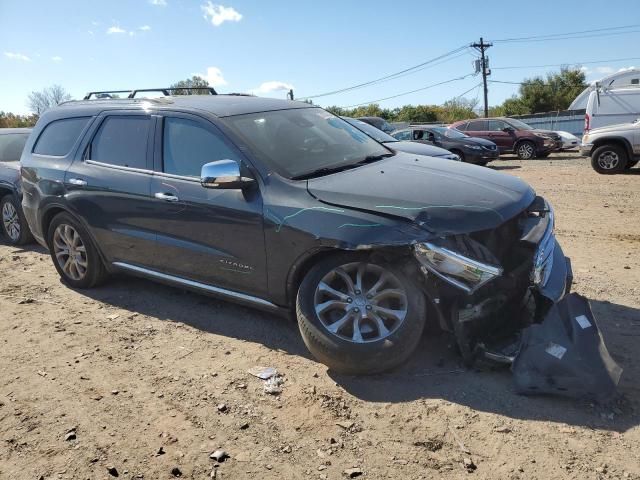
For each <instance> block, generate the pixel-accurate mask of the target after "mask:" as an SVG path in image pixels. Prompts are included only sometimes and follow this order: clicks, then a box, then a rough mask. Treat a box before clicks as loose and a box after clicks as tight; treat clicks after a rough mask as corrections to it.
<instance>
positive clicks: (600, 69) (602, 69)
mask: <svg viewBox="0 0 640 480" xmlns="http://www.w3.org/2000/svg"><path fill="white" fill-rule="evenodd" d="M596 72H598V73H602V74H609V73H613V72H615V70H614V69H613V68H611V67H596Z"/></svg>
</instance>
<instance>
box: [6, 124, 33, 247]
mask: <svg viewBox="0 0 640 480" xmlns="http://www.w3.org/2000/svg"><path fill="white" fill-rule="evenodd" d="M30 134H31V129H30V128H0V216H1V217H2V233H3V234H4V237H5V238H6V239H7V240H8V241H9V243H11V244H13V245H23V244H25V243H28V242H29V241H31V240H33V237H32V236H31V233H30V232H29V226H28V225H27V221H26V220H25V218H24V214H23V213H22V206H21V205H20V204H21V202H22V193H21V191H20V156H21V155H22V150H23V149H24V145H25V144H26V143H27V139H28V138H29V135H30Z"/></svg>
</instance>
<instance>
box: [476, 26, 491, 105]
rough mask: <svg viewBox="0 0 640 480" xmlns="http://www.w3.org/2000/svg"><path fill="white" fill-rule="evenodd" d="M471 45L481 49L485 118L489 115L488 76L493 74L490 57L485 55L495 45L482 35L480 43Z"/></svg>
mask: <svg viewBox="0 0 640 480" xmlns="http://www.w3.org/2000/svg"><path fill="white" fill-rule="evenodd" d="M471 46H472V47H473V48H475V49H476V50H479V51H480V69H481V71H482V83H483V84H484V118H487V117H488V116H489V98H488V97H489V90H488V89H487V76H488V75H491V70H489V58H488V57H486V56H485V55H484V51H485V50H487V49H488V48H489V47H493V43H485V42H484V40H483V39H482V37H480V43H472V44H471Z"/></svg>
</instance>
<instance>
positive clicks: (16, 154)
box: [0, 133, 29, 162]
mask: <svg viewBox="0 0 640 480" xmlns="http://www.w3.org/2000/svg"><path fill="white" fill-rule="evenodd" d="M28 138H29V134H28V133H7V134H3V135H0V162H17V161H18V160H20V156H21V155H22V149H23V148H24V144H25V143H27V139H28Z"/></svg>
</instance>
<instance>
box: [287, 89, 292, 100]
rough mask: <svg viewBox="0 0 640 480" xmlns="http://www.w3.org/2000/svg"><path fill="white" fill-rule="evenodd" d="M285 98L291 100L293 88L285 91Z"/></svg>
mask: <svg viewBox="0 0 640 480" xmlns="http://www.w3.org/2000/svg"><path fill="white" fill-rule="evenodd" d="M287 98H288V99H289V100H293V88H292V89H290V90H289V91H288V92H287Z"/></svg>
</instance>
